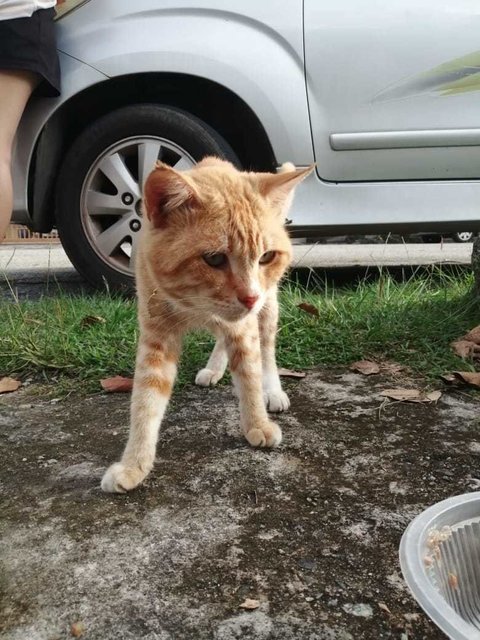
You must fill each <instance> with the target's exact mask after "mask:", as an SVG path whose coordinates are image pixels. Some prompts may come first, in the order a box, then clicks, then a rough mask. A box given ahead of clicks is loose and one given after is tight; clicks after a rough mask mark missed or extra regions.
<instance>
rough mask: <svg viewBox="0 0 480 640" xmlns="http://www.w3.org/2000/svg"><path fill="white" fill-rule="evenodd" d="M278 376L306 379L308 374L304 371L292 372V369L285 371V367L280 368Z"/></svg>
mask: <svg viewBox="0 0 480 640" xmlns="http://www.w3.org/2000/svg"><path fill="white" fill-rule="evenodd" d="M278 375H279V376H283V377H284V378H305V376H306V375H307V374H306V373H305V372H304V371H292V370H291V369H284V368H283V367H280V368H279V370H278Z"/></svg>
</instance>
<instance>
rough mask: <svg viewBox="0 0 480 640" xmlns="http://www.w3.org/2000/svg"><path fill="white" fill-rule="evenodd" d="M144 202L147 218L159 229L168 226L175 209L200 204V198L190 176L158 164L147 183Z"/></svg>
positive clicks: (144, 189)
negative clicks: (169, 217)
mask: <svg viewBox="0 0 480 640" xmlns="http://www.w3.org/2000/svg"><path fill="white" fill-rule="evenodd" d="M143 202H144V207H145V212H146V214H147V218H148V219H149V220H150V221H151V222H152V224H153V226H154V227H156V228H158V227H164V226H165V225H166V224H167V218H168V214H169V213H171V212H172V211H174V210H175V209H178V208H179V207H181V206H183V205H189V206H192V207H193V206H195V205H196V204H198V203H199V196H198V193H197V190H196V188H195V185H194V183H193V181H192V180H191V178H190V177H189V176H187V175H186V174H185V173H180V172H179V171H175V169H172V167H170V166H169V165H168V164H164V163H163V162H157V163H156V165H155V169H154V170H153V171H152V172H151V173H150V175H149V176H148V178H147V180H146V181H145V186H144V188H143Z"/></svg>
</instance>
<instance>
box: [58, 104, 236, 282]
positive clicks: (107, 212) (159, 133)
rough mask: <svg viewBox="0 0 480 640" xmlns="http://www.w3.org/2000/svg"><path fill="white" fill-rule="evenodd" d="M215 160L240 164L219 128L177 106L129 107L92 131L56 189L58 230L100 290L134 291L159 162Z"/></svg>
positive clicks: (71, 154)
mask: <svg viewBox="0 0 480 640" xmlns="http://www.w3.org/2000/svg"><path fill="white" fill-rule="evenodd" d="M207 155H215V156H218V157H221V158H224V159H226V160H230V161H231V162H233V163H234V164H236V165H237V166H239V162H238V158H237V156H236V155H235V153H234V151H233V150H232V149H231V147H230V146H229V145H228V143H227V142H226V141H225V140H224V139H223V138H221V136H219V135H218V134H217V133H216V132H215V131H214V130H213V129H211V128H210V127H209V126H208V125H207V124H206V123H204V122H202V121H201V120H199V119H198V118H196V117H195V116H192V115H191V114H188V113H186V112H184V111H181V110H179V109H174V108H171V107H164V106H159V105H153V104H142V105H134V106H128V107H123V108H121V109H118V110H116V111H113V112H111V113H109V114H108V115H106V116H104V117H102V118H100V119H99V120H97V121H95V122H94V123H93V124H92V125H91V126H90V127H88V129H86V130H84V131H83V132H82V133H81V134H80V136H79V137H78V138H77V139H76V140H75V142H74V143H73V144H72V146H71V148H70V150H69V151H68V153H67V155H66V157H65V159H64V161H63V163H62V168H61V171H60V174H59V176H58V181H57V187H56V208H55V216H56V223H57V227H58V232H59V235H60V239H61V241H62V244H63V246H64V248H65V251H66V253H67V255H68V257H69V258H70V260H71V261H72V263H73V264H74V266H75V267H76V269H77V270H78V271H79V272H80V273H81V274H82V275H83V276H84V277H85V278H86V279H87V280H88V281H89V282H90V283H92V284H93V285H94V286H96V287H102V286H107V287H108V288H109V289H111V290H114V291H125V292H130V291H132V290H133V287H134V275H133V265H134V261H135V253H136V249H137V239H138V232H139V231H140V229H141V226H142V210H141V202H142V186H143V183H144V182H145V179H146V178H147V176H148V174H149V173H150V171H151V170H152V169H153V167H154V165H155V162H156V160H162V162H166V163H167V164H170V165H171V166H173V167H175V168H176V169H179V170H182V169H189V168H191V167H192V166H193V165H194V164H195V163H196V162H197V161H199V160H201V159H202V158H203V157H205V156H207Z"/></svg>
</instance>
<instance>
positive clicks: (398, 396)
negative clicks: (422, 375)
mask: <svg viewBox="0 0 480 640" xmlns="http://www.w3.org/2000/svg"><path fill="white" fill-rule="evenodd" d="M380 395H381V396H384V397H385V398H388V399H389V400H396V401H397V402H418V403H429V402H436V401H437V400H438V399H439V398H440V397H441V395H442V393H441V391H430V392H429V393H424V392H423V391H420V390H419V389H385V390H384V391H381V392H380Z"/></svg>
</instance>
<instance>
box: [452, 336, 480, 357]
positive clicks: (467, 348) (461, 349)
mask: <svg viewBox="0 0 480 640" xmlns="http://www.w3.org/2000/svg"><path fill="white" fill-rule="evenodd" d="M451 347H452V349H453V350H454V351H455V353H456V354H457V356H459V357H460V358H464V359H465V358H471V357H472V356H474V355H475V354H479V353H480V346H479V345H478V344H476V343H475V342H471V341H470V340H464V339H461V340H455V342H452V344H451Z"/></svg>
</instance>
